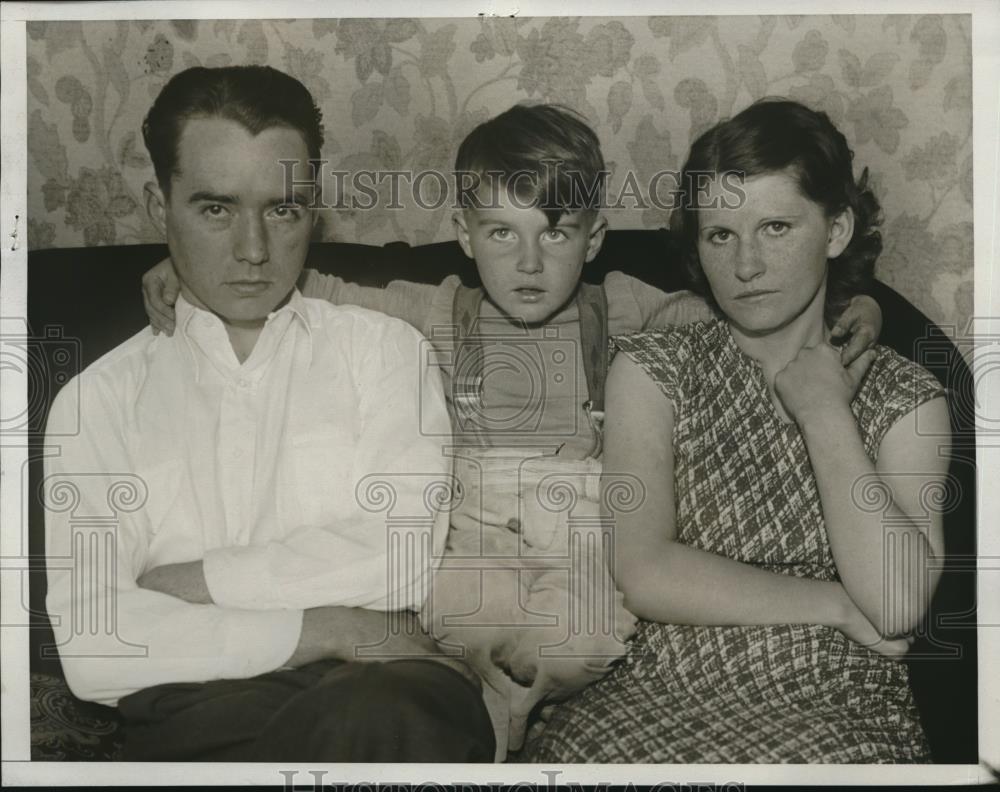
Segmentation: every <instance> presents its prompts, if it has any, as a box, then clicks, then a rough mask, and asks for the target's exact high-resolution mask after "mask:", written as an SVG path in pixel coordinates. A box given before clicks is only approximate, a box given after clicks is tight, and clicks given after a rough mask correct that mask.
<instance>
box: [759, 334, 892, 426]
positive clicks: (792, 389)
mask: <svg viewBox="0 0 1000 792" xmlns="http://www.w3.org/2000/svg"><path fill="white" fill-rule="evenodd" d="M874 359H875V353H874V352H873V351H871V350H869V351H867V352H864V353H862V354H861V356H860V357H858V358H857V359H856V360H855V361H854V362H853V363H851V364H850V365H849V366H845V365H843V363H841V361H840V351H839V350H838V349H836V348H835V347H833V346H831V345H830V344H828V343H826V342H823V343H821V344H817V345H816V346H814V347H805V348H803V349H800V350H799V353H798V354H797V355H796V356H795V358H794V359H793V360H792V361H791V362H790V363H789V364H788V365H787V366H785V367H784V368H783V369H782V370H781V371H779V372H778V374H777V375H776V376H775V378H774V390H775V393H777V394H778V398H779V399H781V403H782V405H783V406H784V408H785V410H786V412H788V414H789V415H790V416H791V417H792V418H793V419H794V420H795V422H796V423H798V424H799V425H800V426H803V425H804V424H806V423H808V422H809V421H811V420H814V419H819V420H823V419H824V417H825V416H828V415H829V414H830V412H831V411H834V410H837V409H843V408H849V407H850V403H851V399H853V398H854V394H855V393H857V390H858V387H859V386H860V385H861V380H862V379H863V378H864V376H865V372H867V371H868V367H869V366H870V365H871V363H872V361H873V360H874Z"/></svg>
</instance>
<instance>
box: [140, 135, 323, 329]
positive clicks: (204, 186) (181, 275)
mask: <svg viewBox="0 0 1000 792" xmlns="http://www.w3.org/2000/svg"><path fill="white" fill-rule="evenodd" d="M282 159H284V160H297V161H298V162H297V164H296V167H297V168H306V166H307V163H308V160H309V152H308V148H307V146H306V143H305V140H304V139H303V137H302V134H301V133H300V132H298V131H297V130H294V129H290V128H288V127H281V126H279V127H271V128H269V129H264V130H262V131H261V132H260V134H257V135H253V134H251V133H250V132H249V131H248V130H246V129H244V128H243V127H242V126H241V125H240V124H238V123H236V122H235V121H230V120H227V119H221V118H193V119H191V120H189V121H187V122H186V123H185V124H184V127H183V129H182V131H181V136H180V140H179V142H178V158H177V165H178V170H179V173H177V174H175V175H174V176H173V177H172V179H171V182H170V196H169V198H167V197H166V196H164V195H163V193H162V192H161V191H160V189H159V187H158V186H157V185H155V184H149V185H147V188H146V190H147V208H148V210H149V212H150V216H151V217H152V218H153V220H154V222H155V223H156V224H157V225H158V226H159V227H160V229H161V230H162V231H163V232H164V233H165V235H166V237H167V244H168V246H169V248H170V257H171V259H172V260H173V263H174V268H175V269H176V270H177V276H178V279H179V280H180V282H181V293H182V294H183V295H184V297H185V299H187V300H188V302H190V303H191V304H192V305H195V306H197V307H199V308H204V309H206V310H209V311H212V312H213V313H215V314H216V315H217V316H218V317H219V318H220V319H222V321H223V322H225V323H226V324H228V325H233V326H238V327H258V326H261V325H263V323H264V321H265V320H266V319H267V316H268V314H269V313H271V311H273V310H274V309H275V308H277V307H278V306H279V305H280V304H281V303H282V302H283V301H284V300H285V298H287V297H288V295H289V294H290V292H291V291H292V288H293V287H294V286H295V281H296V279H297V278H298V276H299V273H300V272H301V271H302V266H303V264H304V263H305V259H306V254H307V253H308V251H309V238H310V234H311V232H312V227H313V212H312V211H311V210H309V209H307V208H306V207H307V206H308V205H309V202H310V198H309V197H308V196H305V195H299V194H292V195H287V194H285V188H284V170H283V168H282V166H281V164H280V160H282Z"/></svg>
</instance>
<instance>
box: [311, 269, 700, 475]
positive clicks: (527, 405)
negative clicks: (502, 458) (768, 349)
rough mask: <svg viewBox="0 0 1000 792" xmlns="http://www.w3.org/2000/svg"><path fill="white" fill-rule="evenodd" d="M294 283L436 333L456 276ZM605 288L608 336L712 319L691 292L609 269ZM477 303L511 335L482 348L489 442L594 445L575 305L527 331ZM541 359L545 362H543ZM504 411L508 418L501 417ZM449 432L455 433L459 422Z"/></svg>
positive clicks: (484, 324) (448, 317)
mask: <svg viewBox="0 0 1000 792" xmlns="http://www.w3.org/2000/svg"><path fill="white" fill-rule="evenodd" d="M300 283H301V284H302V289H303V293H304V294H306V295H307V296H310V297H316V298H319V299H324V300H327V301H329V302H333V303H336V304H342V303H350V304H354V305H360V306H363V307H365V308H371V309H372V310H376V311H382V312H383V313H387V314H389V315H390V316H396V317H398V318H400V319H403V320H404V321H406V322H409V323H410V324H411V325H413V326H414V327H416V328H417V329H418V330H420V331H421V332H422V333H423V334H424V335H425V336H427V337H428V338H433V337H434V335H435V333H436V332H440V331H441V330H442V329H447V328H449V327H451V326H452V325H453V319H452V304H453V301H454V297H455V290H456V289H457V288H458V286H459V285H460V283H461V279H460V278H459V277H458V276H457V275H451V276H449V277H447V278H445V280H444V281H442V282H441V283H440V284H437V285H432V284H421V283H410V282H408V281H393V282H391V283H389V284H388V285H387V286H386V287H384V288H382V287H375V286H359V285H357V284H354V283H347V282H345V281H344V280H343V279H341V278H340V277H338V276H336V275H323V274H321V273H319V272H316V271H315V270H306V271H305V272H304V273H303V278H302V280H301V281H300ZM604 289H605V293H606V294H607V298H608V331H609V333H610V334H611V335H626V334H628V333H635V332H638V331H640V330H646V329H652V328H656V327H668V326H672V325H682V324H690V323H691V322H695V321H699V320H708V319H712V318H715V316H714V314H713V313H712V311H711V309H709V308H708V306H707V305H706V304H705V301H704V300H702V299H701V298H700V297H697V296H695V295H694V294H692V293H691V292H672V293H667V292H663V291H661V290H660V289H657V288H655V287H653V286H650V285H648V284H646V283H644V282H643V281H641V280H639V279H637V278H633V277H631V276H629V275H626V274H624V273H622V272H617V271H615V272H610V273H608V275H607V277H606V278H605V281H604ZM482 305H483V308H482V310H481V313H480V325H479V330H480V332H482V333H485V334H486V335H487V336H488V337H489V336H494V335H495V336H497V337H499V338H500V339H504V338H505V337H507V336H509V337H510V339H511V340H510V343H509V344H505V343H504V342H503V340H501V342H500V343H498V344H488V345H487V346H486V348H485V350H484V352H485V354H484V364H485V370H486V371H487V372H490V371H491V356H493V361H492V362H493V363H495V364H497V368H498V369H499V370H497V371H496V372H495V373H493V374H489V375H488V376H487V377H486V378H485V386H484V392H483V404H484V405H485V410H486V412H487V413H489V414H491V415H493V416H497V420H496V421H494V423H495V424H496V423H500V424H503V425H504V426H506V427H507V428H506V430H504V431H501V432H499V433H498V434H497V435H496V436H495V437H493V438H492V439H493V441H494V442H493V444H494V445H504V446H523V445H532V446H551V447H553V448H556V447H558V448H560V451H559V453H560V455H561V456H564V457H566V458H569V459H582V458H584V457H585V456H587V454H588V453H590V450H591V449H592V448H593V446H594V436H593V430H592V429H591V426H590V423H589V421H588V420H587V417H586V415H585V413H584V411H583V402H584V401H586V399H587V380H586V372H585V371H584V368H583V356H582V352H581V347H580V323H579V317H578V315H577V309H576V305H575V303H574V302H571V303H570V304H569V305H568V306H567V307H566V308H564V309H563V310H562V311H560V312H559V313H558V314H556V315H555V316H553V317H552V318H551V319H550V320H549V321H548V322H547V323H546V325H544V326H542V327H534V328H529V329H528V335H527V337H526V336H525V334H524V331H523V329H521V328H518V327H516V326H514V325H512V324H511V323H510V322H508V321H507V320H506V319H505V318H504V317H502V316H501V314H500V312H499V311H498V310H497V309H496V308H495V307H494V306H493V305H492V303H490V302H489V301H488V300H484V301H483V304H482ZM553 330H555V331H556V332H554V333H553ZM505 347H506V348H505ZM559 349H564V350H575V355H574V356H573V359H572V360H565V361H562V360H561V358H560V356H558V355H554V353H556V351H557V350H559ZM553 357H555V358H556V360H553ZM542 360H544V361H546V362H545V365H544V366H543V365H541V361H542ZM560 361H561V362H560ZM442 374H443V375H444V379H445V390H446V392H447V391H448V389H449V388H450V375H451V372H450V371H449V370H448V369H447V368H446V367H443V368H442ZM541 377H544V383H543V382H541V381H540V379H541ZM533 400H538V401H542V402H543V403H542V404H540V405H537V406H538V408H539V409H538V410H537V411H536V410H535V409H534V407H535V405H534V404H533ZM505 417H506V418H509V420H506V421H505V420H504V418H505ZM456 433H457V434H459V435H460V434H461V433H460V431H459V427H456ZM459 439H461V437H459Z"/></svg>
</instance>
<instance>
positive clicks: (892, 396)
mask: <svg viewBox="0 0 1000 792" xmlns="http://www.w3.org/2000/svg"><path fill="white" fill-rule="evenodd" d="M875 351H876V356H875V360H874V361H873V362H872V364H871V366H870V367H869V369H868V373H867V374H866V375H865V379H864V382H862V383H861V388H860V390H859V391H858V395H857V397H856V398H855V400H854V404H853V405H852V406H853V408H854V412H855V415H856V416H857V419H858V424H859V425H860V426H861V429H862V433H863V436H864V441H865V451H866V452H867V453H868V456H869V457H870V458H871V459H873V460H877V459H878V449H879V447H880V446H881V445H882V440H883V438H885V435H886V433H887V432H888V431H889V429H891V428H892V427H893V426H894V425H895V424H896V423H898V422H899V421H900V420H902V419H903V418H905V417H906V416H907V415H909V414H910V413H912V412H913V411H914V410H915V409H917V407H919V406H920V405H921V404H923V403H924V402H928V401H930V400H931V399H935V398H938V397H939V396H946V395H947V393H948V392H947V390H946V389H945V388H944V387H943V386H942V385H941V383H940V382H938V380H937V378H936V377H935V376H934V375H933V374H931V373H930V372H929V371H927V369H925V368H924V367H923V366H920V365H918V364H916V363H914V362H913V361H911V360H907V359H906V358H904V357H903V356H902V355H899V354H898V353H896V352H894V351H893V350H891V349H889V348H888V347H884V346H878V347H876V348H875Z"/></svg>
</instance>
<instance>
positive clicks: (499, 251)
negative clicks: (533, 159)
mask: <svg viewBox="0 0 1000 792" xmlns="http://www.w3.org/2000/svg"><path fill="white" fill-rule="evenodd" d="M454 222H455V229H456V232H457V234H458V242H459V244H460V245H461V246H462V250H464V251H465V255H467V256H469V257H470V258H472V259H475V262H476V268H477V269H478V270H479V277H480V279H481V280H482V282H483V288H484V289H485V290H486V293H487V295H489V298H490V300H492V301H493V303H494V304H495V305H496V306H497V307H498V308H499V309H500V310H501V311H503V312H504V314H506V315H507V316H509V317H511V318H515V319H518V318H519V319H522V320H523V321H525V322H526V323H528V324H538V323H541V322H544V321H546V320H548V319H549V318H551V317H552V316H553V315H554V314H556V313H558V312H559V310H560V309H561V308H563V307H564V306H565V305H566V303H568V302H569V300H570V299H571V298H572V297H573V294H574V293H575V292H576V287H577V284H578V283H579V282H580V272H581V270H582V269H583V265H584V263H585V262H587V261H591V260H592V259H593V258H594V257H595V256H596V255H597V253H598V252H599V251H600V249H601V243H602V242H603V241H604V232H605V230H606V229H607V221H606V220H605V219H604V218H603V217H602V216H600V215H599V214H597V213H593V212H582V211H578V212H572V213H570V212H566V213H563V215H562V216H561V217H560V218H559V222H558V223H556V225H555V226H550V225H549V221H548V218H547V217H546V216H545V213H544V212H543V211H542V210H541V209H538V208H524V207H522V206H519V205H518V204H517V203H516V201H511V199H510V197H509V196H507V195H506V194H503V195H501V196H499V200H498V201H496V203H495V204H494V205H493V208H489V209H464V210H462V211H460V212H456V213H455V217H454Z"/></svg>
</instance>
